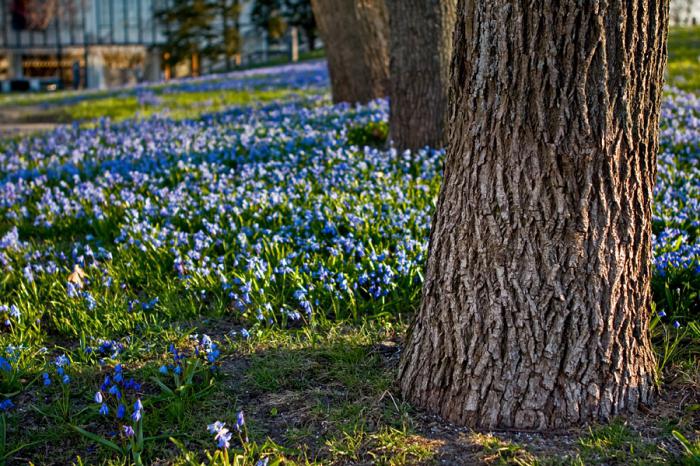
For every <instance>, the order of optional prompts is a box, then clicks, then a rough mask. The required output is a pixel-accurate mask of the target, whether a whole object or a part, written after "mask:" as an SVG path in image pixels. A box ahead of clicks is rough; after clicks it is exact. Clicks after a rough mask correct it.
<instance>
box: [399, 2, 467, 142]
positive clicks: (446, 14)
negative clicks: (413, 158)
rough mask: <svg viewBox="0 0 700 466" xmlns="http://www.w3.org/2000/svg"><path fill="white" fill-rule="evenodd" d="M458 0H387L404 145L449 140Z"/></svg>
mask: <svg viewBox="0 0 700 466" xmlns="http://www.w3.org/2000/svg"><path fill="white" fill-rule="evenodd" d="M456 4H457V0H387V7H388V9H389V24H390V44H391V46H390V58H391V63H390V67H389V68H390V71H391V73H390V74H391V84H390V92H389V95H390V105H391V109H390V114H389V128H390V135H391V139H392V140H393V141H394V144H395V145H396V146H397V147H398V148H399V149H420V148H422V147H425V146H430V147H435V148H441V147H444V146H445V143H446V142H447V121H448V107H447V104H448V90H449V86H450V82H449V81H450V60H451V58H452V32H453V30H454V22H455V17H456V8H457V5H456Z"/></svg>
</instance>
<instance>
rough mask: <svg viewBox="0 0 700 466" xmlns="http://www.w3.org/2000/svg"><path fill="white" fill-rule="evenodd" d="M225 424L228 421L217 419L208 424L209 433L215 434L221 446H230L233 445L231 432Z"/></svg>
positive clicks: (215, 438)
mask: <svg viewBox="0 0 700 466" xmlns="http://www.w3.org/2000/svg"><path fill="white" fill-rule="evenodd" d="M225 426H226V423H225V422H221V421H216V422H214V423H213V424H209V425H208V426H207V429H208V430H209V433H210V434H214V440H216V441H217V445H218V446H219V448H229V447H230V446H231V432H230V431H229V430H228V429H227V428H226V427H225Z"/></svg>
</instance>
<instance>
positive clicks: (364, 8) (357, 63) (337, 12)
mask: <svg viewBox="0 0 700 466" xmlns="http://www.w3.org/2000/svg"><path fill="white" fill-rule="evenodd" d="M311 5H312V8H313V10H314V16H315V17H316V24H317V25H318V30H319V33H320V35H321V37H322V38H323V42H324V44H325V47H326V56H327V59H328V69H329V72H330V77H331V86H332V88H333V101H334V102H352V103H354V102H360V103H365V102H368V101H370V100H372V99H376V98H379V97H386V95H387V91H388V84H389V48H388V30H389V27H388V17H387V16H388V15H387V11H386V5H385V4H384V0H312V1H311Z"/></svg>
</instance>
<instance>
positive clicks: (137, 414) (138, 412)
mask: <svg viewBox="0 0 700 466" xmlns="http://www.w3.org/2000/svg"><path fill="white" fill-rule="evenodd" d="M142 414H143V404H142V403H141V399H140V398H139V399H137V400H136V402H135V403H134V412H133V413H132V414H131V419H133V420H134V422H139V421H140V420H141V416H142Z"/></svg>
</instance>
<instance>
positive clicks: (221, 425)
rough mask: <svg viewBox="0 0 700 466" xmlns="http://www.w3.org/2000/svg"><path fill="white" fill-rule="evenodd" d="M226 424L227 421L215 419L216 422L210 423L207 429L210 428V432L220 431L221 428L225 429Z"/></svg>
mask: <svg viewBox="0 0 700 466" xmlns="http://www.w3.org/2000/svg"><path fill="white" fill-rule="evenodd" d="M225 425H226V423H225V422H221V421H215V422H214V423H212V424H209V425H208V426H207V430H209V433H210V434H215V433H217V432H218V431H220V430H221V429H223V428H224V426H225Z"/></svg>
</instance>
